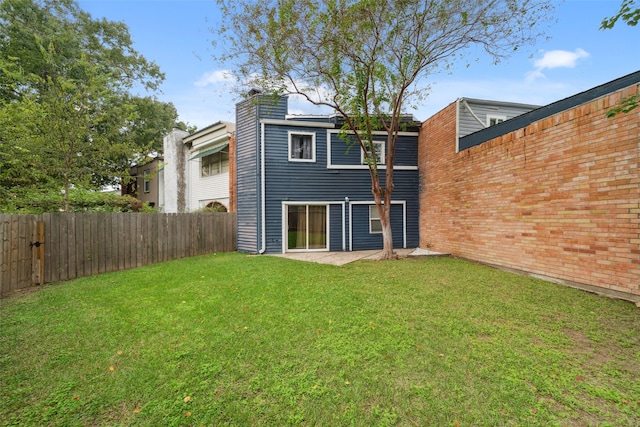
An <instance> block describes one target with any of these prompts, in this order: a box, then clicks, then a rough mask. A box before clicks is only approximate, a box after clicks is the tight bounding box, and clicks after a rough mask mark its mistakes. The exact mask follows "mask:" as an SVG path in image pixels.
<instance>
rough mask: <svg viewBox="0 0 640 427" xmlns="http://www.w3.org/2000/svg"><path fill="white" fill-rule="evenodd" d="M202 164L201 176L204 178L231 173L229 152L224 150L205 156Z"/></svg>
mask: <svg viewBox="0 0 640 427" xmlns="http://www.w3.org/2000/svg"><path fill="white" fill-rule="evenodd" d="M200 162H201V167H200V172H201V173H200V175H201V176H203V177H207V176H213V175H219V174H221V173H227V172H229V151H228V150H223V151H219V152H217V153H214V154H210V155H208V156H204V157H202V159H201V160H200Z"/></svg>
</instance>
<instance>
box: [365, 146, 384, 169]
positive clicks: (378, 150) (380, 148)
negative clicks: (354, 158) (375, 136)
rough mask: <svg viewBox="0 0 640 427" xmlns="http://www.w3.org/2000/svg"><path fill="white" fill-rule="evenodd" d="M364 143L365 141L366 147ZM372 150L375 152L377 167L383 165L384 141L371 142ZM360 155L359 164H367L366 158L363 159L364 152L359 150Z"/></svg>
mask: <svg viewBox="0 0 640 427" xmlns="http://www.w3.org/2000/svg"><path fill="white" fill-rule="evenodd" d="M366 144H367V143H366V141H365V145H366ZM372 144H373V149H374V150H376V160H378V164H379V165H384V159H385V153H384V141H373V142H372ZM369 153H371V152H370V151H369V150H367V154H369ZM360 155H361V158H360V160H361V162H362V164H363V165H366V164H367V157H370V156H367V157H365V155H364V151H362V150H360Z"/></svg>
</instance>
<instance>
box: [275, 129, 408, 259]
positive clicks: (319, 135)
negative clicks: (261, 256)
mask: <svg viewBox="0 0 640 427" xmlns="http://www.w3.org/2000/svg"><path fill="white" fill-rule="evenodd" d="M290 130H295V131H298V132H314V133H315V134H316V161H315V163H308V162H304V163H303V162H290V161H288V147H287V144H288V131H290ZM334 137H335V138H336V140H337V136H336V135H335V134H334ZM326 138H327V131H326V130H324V129H317V128H311V127H309V128H307V127H300V126H296V127H295V128H293V127H288V126H277V125H268V126H266V128H265V139H266V165H267V166H266V169H267V171H266V183H267V191H266V193H267V195H266V197H267V200H266V209H267V252H268V253H280V252H282V251H283V247H282V244H283V242H282V224H283V218H282V202H283V201H288V202H314V201H315V202H334V203H339V202H344V201H345V197H348V198H349V200H350V201H373V196H372V194H371V178H370V176H369V171H368V169H366V168H364V169H361V170H353V169H327V143H326ZM338 142H342V141H339V140H338ZM335 145H336V143H335V142H334V143H332V148H334V147H335ZM401 146H402V147H403V148H402V149H400V147H401ZM344 147H345V145H344V142H342V148H344ZM411 147H414V149H413V150H414V151H413V152H412V148H411ZM358 150H359V149H358V147H354V149H353V150H352V151H351V153H350V155H351V156H352V157H354V158H356V156H357V162H356V164H359V163H360V152H359V151H358ZM336 151H338V150H335V149H334V152H336ZM342 151H343V153H344V150H342ZM396 153H397V155H398V156H399V160H401V161H402V163H405V164H407V163H410V164H411V166H415V165H417V136H416V137H413V138H412V137H402V142H401V143H399V144H398V148H397V151H396ZM382 181H383V182H384V178H383V179H382ZM394 183H395V186H396V187H395V191H394V194H393V197H392V199H393V200H405V201H406V202H407V245H408V247H411V246H413V247H415V246H417V245H418V215H417V212H418V171H417V170H396V171H395V172H394ZM354 206H355V205H354ZM364 208H365V209H368V208H367V207H366V206H365V207H364ZM345 210H346V214H345V215H346V216H347V219H346V221H347V222H346V224H345V232H346V233H347V237H346V244H347V249H349V248H348V244H349V242H348V233H349V228H348V227H349V223H348V209H347V208H345ZM410 210H412V211H413V212H411V213H410V212H409V211H410ZM392 211H393V213H392V216H393V218H392V232H393V233H394V246H396V247H402V238H403V233H402V207H401V205H398V206H395V205H394V206H393V207H392ZM354 218H356V217H355V215H354ZM330 222H331V223H330V229H331V235H330V250H332V251H334V250H338V251H339V250H342V228H343V224H342V222H343V218H342V207H341V206H340V205H332V207H331V210H330ZM357 222H358V223H360V222H362V223H363V224H364V225H365V226H366V233H361V232H359V231H356V229H355V226H356V225H355V223H356V221H354V235H353V241H354V248H353V249H354V250H355V249H364V248H366V249H379V248H382V237H381V235H370V234H369V216H368V211H367V215H366V219H365V221H357ZM361 241H362V244H360V242H361Z"/></svg>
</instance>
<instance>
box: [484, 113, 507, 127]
mask: <svg viewBox="0 0 640 427" xmlns="http://www.w3.org/2000/svg"><path fill="white" fill-rule="evenodd" d="M505 120H507V117H506V116H494V115H491V114H487V127H489V126H495V125H497V124H498V123H502V122H504V121H505Z"/></svg>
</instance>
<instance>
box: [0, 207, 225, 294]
mask: <svg viewBox="0 0 640 427" xmlns="http://www.w3.org/2000/svg"><path fill="white" fill-rule="evenodd" d="M37 221H41V222H42V223H43V227H44V232H42V230H41V231H40V232H41V233H42V235H43V236H44V242H43V244H44V246H43V248H40V249H39V250H38V248H37V247H35V246H34V245H30V243H32V242H35V241H36V240H39V237H38V236H39V235H38V228H37ZM235 222H236V215H235V213H193V214H138V213H115V214H112V213H46V214H42V215H40V216H36V215H2V214H0V296H6V295H7V294H8V293H10V292H13V291H15V290H19V289H23V288H26V287H30V286H33V285H34V282H36V284H37V282H42V283H50V282H58V281H63V280H70V279H74V278H77V277H84V276H91V275H95V274H99V273H104V272H112V271H119V270H125V269H129V268H135V267H142V266H144V265H148V264H153V263H156V262H162V261H168V260H170V259H174V258H183V257H188V256H195V255H203V254H207V253H213V252H233V251H235V250H236V242H235ZM41 227H42V226H41ZM35 257H38V260H39V261H37V260H36V259H35ZM42 263H44V267H42ZM35 269H38V271H35Z"/></svg>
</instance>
